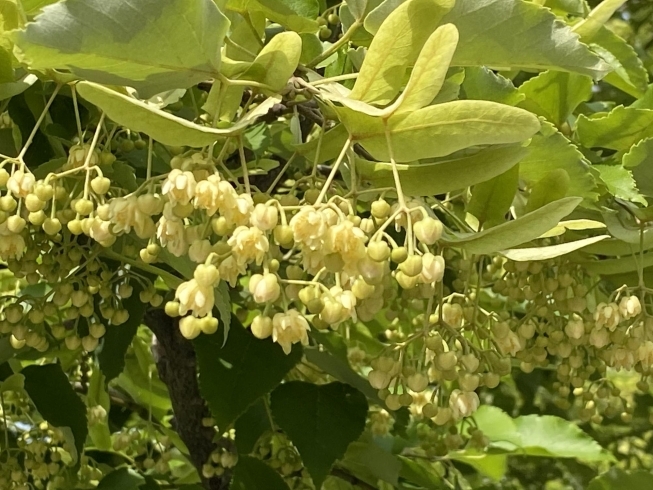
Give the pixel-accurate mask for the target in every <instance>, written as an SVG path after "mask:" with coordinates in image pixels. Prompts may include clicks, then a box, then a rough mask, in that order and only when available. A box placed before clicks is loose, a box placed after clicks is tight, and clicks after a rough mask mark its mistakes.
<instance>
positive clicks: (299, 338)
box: [272, 310, 311, 354]
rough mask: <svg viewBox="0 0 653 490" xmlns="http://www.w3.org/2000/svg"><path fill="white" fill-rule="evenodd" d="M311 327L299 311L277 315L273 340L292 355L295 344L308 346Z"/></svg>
mask: <svg viewBox="0 0 653 490" xmlns="http://www.w3.org/2000/svg"><path fill="white" fill-rule="evenodd" d="M310 329H311V327H310V326H309V325H308V322H307V321H306V318H304V317H303V316H302V315H301V314H300V313H299V312H298V311H297V310H288V311H286V312H285V313H277V314H276V315H274V318H273V319H272V340H274V341H275V342H276V343H278V344H279V345H280V346H281V348H282V349H283V351H284V352H285V353H286V354H290V351H291V350H292V346H293V344H296V343H297V342H301V343H302V345H308V331H309V330H310Z"/></svg>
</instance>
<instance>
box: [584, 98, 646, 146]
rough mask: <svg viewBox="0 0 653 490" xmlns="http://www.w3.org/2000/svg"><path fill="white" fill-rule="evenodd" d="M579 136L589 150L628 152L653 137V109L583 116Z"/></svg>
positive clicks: (630, 109)
mask: <svg viewBox="0 0 653 490" xmlns="http://www.w3.org/2000/svg"><path fill="white" fill-rule="evenodd" d="M576 133H577V135H578V138H579V140H580V142H581V143H582V144H583V145H584V146H587V147H588V148H597V147H603V148H610V149H612V150H628V149H629V148H630V147H631V146H632V145H634V144H635V143H637V142H638V141H641V140H643V139H644V138H649V137H651V136H653V110H650V109H639V108H634V107H624V106H618V107H615V108H614V109H613V110H612V111H610V112H609V113H607V114H606V113H602V114H597V115H595V116H593V117H591V118H589V117H587V116H584V115H582V114H581V115H580V116H578V120H577V121H576Z"/></svg>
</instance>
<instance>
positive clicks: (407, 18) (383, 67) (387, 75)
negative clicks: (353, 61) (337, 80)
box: [350, 0, 454, 104]
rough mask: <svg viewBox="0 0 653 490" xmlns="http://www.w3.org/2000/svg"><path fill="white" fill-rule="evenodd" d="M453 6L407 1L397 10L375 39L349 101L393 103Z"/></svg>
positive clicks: (435, 0) (440, 0)
mask: <svg viewBox="0 0 653 490" xmlns="http://www.w3.org/2000/svg"><path fill="white" fill-rule="evenodd" d="M453 3H454V2H453V1H452V0H408V1H407V2H405V3H403V4H402V5H400V6H399V7H398V8H396V9H395V10H394V11H393V12H392V13H391V14H390V15H389V16H388V17H387V18H386V19H385V21H384V22H383V24H382V25H381V27H380V28H379V31H378V32H377V33H376V35H375V36H374V39H373V40H372V44H371V45H370V48H369V50H368V52H367V54H366V55H365V61H364V62H363V66H362V67H361V69H360V73H359V75H358V78H357V79H356V83H355V84H354V88H353V89H352V91H351V94H350V97H351V98H352V99H355V100H360V101H363V102H368V103H372V102H374V103H376V104H387V103H389V102H391V101H392V100H393V99H394V98H395V96H396V95H397V92H398V91H399V88H400V87H401V85H402V83H403V78H404V74H405V72H406V68H407V67H408V66H410V65H412V64H413V63H414V62H415V60H416V59H417V56H418V55H419V52H420V50H421V49H422V46H423V45H424V43H425V42H426V40H427V38H428V37H429V36H430V35H431V33H432V32H433V31H434V30H435V28H436V27H437V26H438V24H439V22H440V20H441V19H442V17H443V16H444V14H445V13H446V12H447V11H448V10H449V9H450V8H451V7H452V6H453Z"/></svg>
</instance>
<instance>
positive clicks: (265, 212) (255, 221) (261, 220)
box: [250, 204, 279, 231]
mask: <svg viewBox="0 0 653 490" xmlns="http://www.w3.org/2000/svg"><path fill="white" fill-rule="evenodd" d="M278 221H279V213H278V211H277V208H276V207H275V206H266V205H265V204H257V205H256V206H254V210H253V211H252V215H251V216H250V223H251V224H252V226H255V227H257V228H258V229H260V230H263V231H269V230H272V229H273V228H274V227H275V226H277V222H278Z"/></svg>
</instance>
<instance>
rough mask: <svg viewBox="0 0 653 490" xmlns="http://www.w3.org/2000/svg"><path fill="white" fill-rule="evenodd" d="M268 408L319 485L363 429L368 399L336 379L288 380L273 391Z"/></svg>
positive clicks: (317, 486) (316, 484)
mask: <svg viewBox="0 0 653 490" xmlns="http://www.w3.org/2000/svg"><path fill="white" fill-rule="evenodd" d="M299 407H301V409H300V410H298V408H299ZM271 410H272V415H273V417H274V420H275V421H276V422H277V424H278V425H279V427H281V429H283V431H284V432H285V433H286V434H287V435H288V437H290V440H291V441H292V442H293V444H294V445H295V446H296V447H297V450H298V451H299V454H300V455H301V457H302V461H303V462H304V466H306V469H307V470H308V472H309V473H310V474H311V477H312V479H313V483H315V486H316V488H319V487H320V485H321V484H322V482H323V481H324V479H325V478H326V476H327V475H328V473H329V470H330V469H331V466H332V465H333V463H334V462H335V461H336V459H339V458H341V457H342V456H343V455H344V454H345V451H346V450H347V446H348V445H349V443H351V442H352V441H355V440H356V439H357V438H358V437H359V436H360V435H361V433H362V432H363V429H364V428H365V418H366V416H367V400H366V399H365V396H364V395H363V394H362V393H361V392H360V391H358V390H356V389H355V388H352V387H351V386H349V385H346V384H342V383H338V382H336V383H329V384H326V385H319V386H318V385H314V384H312V383H304V382H302V381H290V382H288V383H285V384H282V385H280V386H279V387H278V388H277V389H276V390H274V391H273V392H272V396H271Z"/></svg>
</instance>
